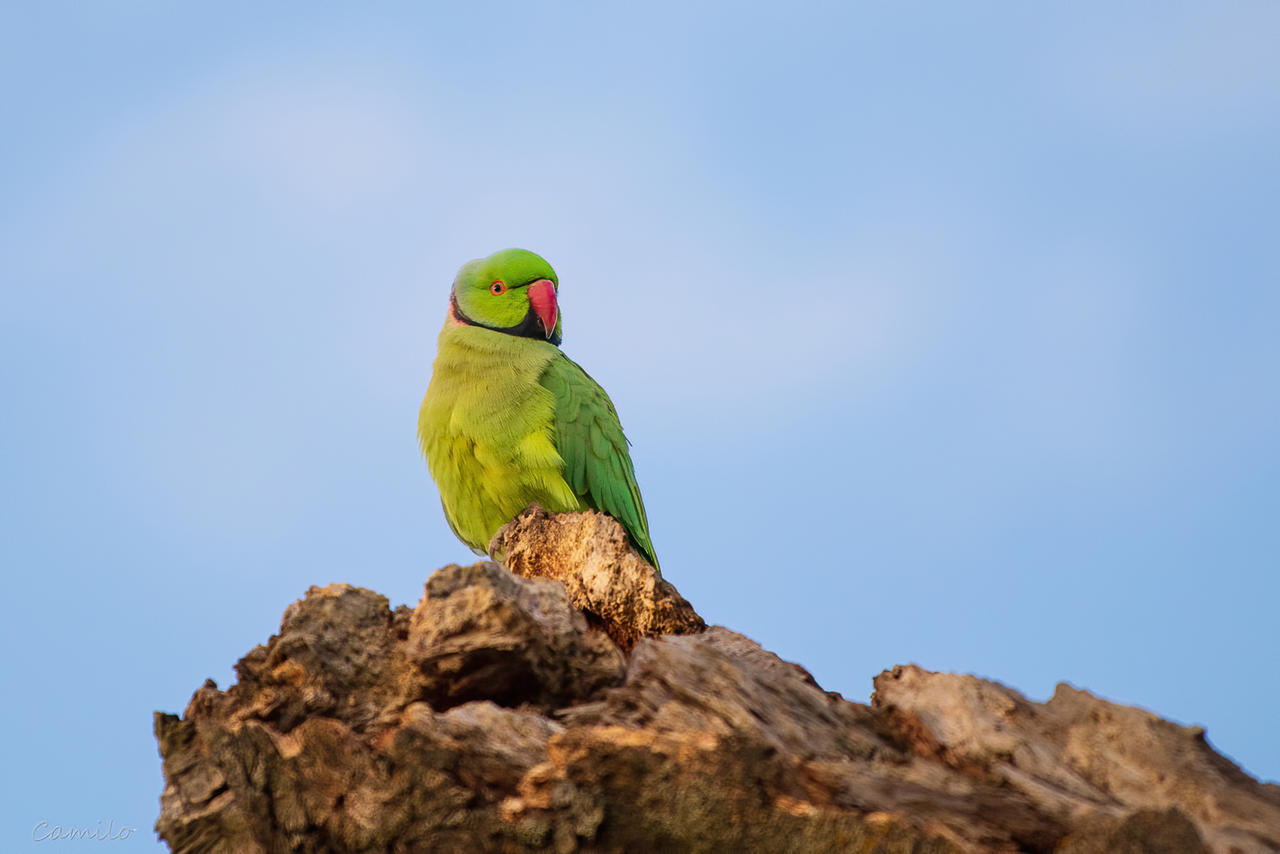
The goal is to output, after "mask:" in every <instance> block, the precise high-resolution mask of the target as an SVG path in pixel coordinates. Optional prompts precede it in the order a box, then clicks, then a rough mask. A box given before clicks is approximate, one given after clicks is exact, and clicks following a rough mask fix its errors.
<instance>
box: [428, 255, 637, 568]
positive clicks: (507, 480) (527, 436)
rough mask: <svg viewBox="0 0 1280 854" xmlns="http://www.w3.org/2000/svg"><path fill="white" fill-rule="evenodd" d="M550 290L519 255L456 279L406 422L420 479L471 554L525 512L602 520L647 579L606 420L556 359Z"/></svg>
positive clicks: (619, 451)
mask: <svg viewBox="0 0 1280 854" xmlns="http://www.w3.org/2000/svg"><path fill="white" fill-rule="evenodd" d="M559 289H560V280H559V278H558V277H557V276H556V272H555V270H553V269H552V268H551V265H550V264H548V263H547V262H546V260H544V259H543V258H542V257H541V256H539V255H536V254H534V253H533V252H530V251H528V250H526V249H504V250H502V251H500V252H495V253H494V254H492V255H490V256H489V257H487V258H480V259H477V260H474V261H470V262H468V263H466V264H464V265H463V266H462V269H460V270H459V271H458V275H457V277H456V278H455V279H454V282H453V287H452V289H451V291H450V293H449V309H448V312H447V315H446V317H445V323H444V329H442V330H441V331H440V337H439V341H438V346H437V350H436V358H435V362H434V363H433V364H432V367H431V379H430V381H429V382H428V385H427V393H426V396H425V397H424V398H423V400H422V408H421V409H420V410H419V412H418V441H419V443H420V444H421V446H422V452H423V454H424V456H425V457H426V460H427V468H428V469H429V471H430V472H431V477H432V479H434V480H435V482H436V486H437V488H438V489H439V490H440V503H441V504H442V505H443V506H444V515H445V519H446V520H447V521H448V523H449V527H450V528H451V529H453V533H454V534H455V535H457V537H458V539H459V540H461V541H462V542H463V543H464V544H466V545H467V546H469V547H470V548H471V549H472V550H473V551H475V552H476V553H477V554H485V553H486V548H487V546H488V544H489V541H490V540H491V539H492V538H493V535H494V534H495V533H497V531H498V529H499V528H500V527H502V526H503V525H505V524H506V523H507V522H510V521H511V520H512V519H514V518H515V517H516V516H517V515H519V514H520V513H521V512H522V511H523V510H524V509H525V508H526V507H528V506H529V505H530V504H533V503H535V502H536V503H537V504H539V505H541V506H542V507H543V508H544V509H545V510H547V511H549V512H551V513H571V512H576V511H580V510H586V509H592V510H598V511H600V512H602V513H605V514H608V515H609V516H612V517H613V518H614V519H616V520H617V521H618V522H619V523H620V524H621V525H622V527H623V528H624V529H625V530H626V532H627V535H628V537H629V538H630V540H631V542H632V544H633V545H634V546H635V547H636V549H637V551H638V552H639V553H640V554H641V555H642V556H643V557H644V559H645V560H646V561H648V563H649V564H650V565H651V566H652V567H653V568H654V569H655V570H658V559H657V556H656V555H655V553H654V549H653V543H652V541H651V540H650V538H649V521H648V517H647V516H646V515H645V510H644V501H643V500H642V499H641V497H640V487H639V486H638V485H637V484H636V475H635V469H634V466H633V465H632V463H631V455H630V453H629V452H628V450H627V448H628V445H629V442H628V441H627V439H626V437H625V436H624V435H623V432H622V424H621V422H620V421H619V419H618V413H617V410H615V409H614V406H613V401H611V400H610V399H609V395H608V394H606V393H605V391H604V389H603V388H601V387H600V385H599V383H597V382H596V381H595V380H593V379H592V378H591V376H590V375H589V374H587V372H586V371H585V370H583V369H582V368H581V367H579V365H578V364H577V363H576V362H574V361H573V360H572V359H570V358H569V357H568V356H566V355H565V354H564V352H563V351H561V349H560V340H561V333H562V317H561V313H560V304H559Z"/></svg>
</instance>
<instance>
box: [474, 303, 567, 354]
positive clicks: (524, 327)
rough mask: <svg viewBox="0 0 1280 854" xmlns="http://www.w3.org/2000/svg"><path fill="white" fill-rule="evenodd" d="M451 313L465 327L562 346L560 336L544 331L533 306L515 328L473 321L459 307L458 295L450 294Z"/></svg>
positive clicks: (556, 333)
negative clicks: (474, 327)
mask: <svg viewBox="0 0 1280 854" xmlns="http://www.w3.org/2000/svg"><path fill="white" fill-rule="evenodd" d="M449 312H450V316H452V317H453V319H454V320H456V321H458V323H461V324H463V325H464V326H478V327H480V328H481V329H491V330H493V331H494V332H502V333H504V334H506V335H515V336H517V337H519V338H533V339H535V340H537V341H549V342H550V343H552V344H554V345H556V346H557V347H559V346H560V334H559V333H558V332H553V333H552V334H551V335H550V336H549V337H548V336H547V334H546V333H545V332H543V330H542V321H541V320H540V319H539V318H538V314H537V312H535V311H534V310H533V306H529V310H528V311H527V312H526V313H525V316H524V320H521V321H520V322H519V323H517V324H516V325H515V326H489V325H487V324H484V323H479V322H477V321H475V320H472V319H471V318H470V317H468V316H467V315H466V313H465V312H464V311H463V310H462V308H461V306H459V305H458V296H457V294H452V293H451V294H449Z"/></svg>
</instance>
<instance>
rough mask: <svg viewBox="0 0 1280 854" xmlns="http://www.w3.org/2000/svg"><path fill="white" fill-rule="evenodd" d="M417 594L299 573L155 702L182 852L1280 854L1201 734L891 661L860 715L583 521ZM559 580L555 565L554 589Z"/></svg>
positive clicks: (1271, 823)
mask: <svg viewBox="0 0 1280 854" xmlns="http://www.w3.org/2000/svg"><path fill="white" fill-rule="evenodd" d="M494 544H495V548H494V549H493V551H494V553H495V554H499V555H501V556H502V557H503V558H504V559H505V560H506V561H507V562H508V564H509V565H510V566H511V567H512V568H513V569H514V570H516V571H517V572H518V573H520V574H523V575H527V576H531V577H529V578H521V577H517V576H516V575H512V574H511V573H510V572H508V571H507V570H506V569H504V568H502V567H500V566H498V565H497V564H494V563H488V562H485V563H478V564H475V565H474V566H470V567H460V566H449V567H445V568H444V569H442V570H440V571H438V572H436V573H435V574H434V575H432V577H431V579H430V580H429V581H428V582H427V585H426V589H425V591H424V596H423V599H422V601H421V603H420V604H419V605H418V606H417V608H416V609H414V610H412V611H411V610H410V609H408V608H406V607H401V608H398V609H395V610H392V609H391V608H390V607H389V604H388V602H387V600H386V599H385V598H384V597H382V596H379V595H378V594H376V593H373V592H371V591H368V590H362V589H358V588H353V587H349V586H346V585H332V586H330V587H326V588H323V589H319V588H312V589H311V590H310V591H309V592H308V594H307V596H306V597H305V598H304V599H302V600H301V601H299V602H297V603H295V604H293V605H291V606H290V607H289V608H288V609H287V610H286V611H285V615H284V618H283V620H282V623H281V626H280V632H279V634H278V635H275V636H273V637H272V638H271V639H270V640H269V641H268V642H267V643H266V645H265V646H260V647H257V648H256V649H254V650H253V651H251V652H250V653H249V654H248V655H246V656H245V658H244V659H242V660H241V662H240V663H239V665H238V666H237V674H238V682H237V684H236V685H233V686H232V687H230V688H229V689H228V690H226V691H219V690H218V688H217V686H216V685H214V684H213V683H212V682H208V683H206V684H205V685H204V686H203V687H201V688H200V689H199V690H198V691H196V693H195V695H194V696H193V697H192V699H191V703H190V704H189V705H188V707H187V709H186V712H185V714H184V715H183V716H182V717H181V718H178V717H177V716H174V715H163V714H157V715H156V721H155V723H156V736H157V739H158V740H159V743H160V752H161V755H162V757H163V759H164V773H165V781H166V785H165V789H164V794H163V796H162V799H161V814H160V818H159V821H158V822H157V825H156V828H157V830H158V831H159V833H160V835H161V836H162V838H163V839H165V840H166V841H167V842H168V843H169V845H170V847H171V848H172V849H173V850H174V851H182V852H206V851H207V852H224V851H225V852H278V851H279V852H283V851H300V852H327V851H344V852H365V851H368V852H375V851H376V852H413V851H429V852H445V854H447V852H468V854H470V852H485V851H495V852H533V851H557V852H575V851H581V852H633V851H636V852H648V851H655V852H722V851H725V852H727V851H751V852H806V854H807V853H808V852H823V851H858V852H886V853H887V852H913V854H922V853H923V852H939V853H940V852H956V851H975V852H1015V851H1033V852H1061V854H1092V852H1146V851H1160V852H1171V854H1178V852H1187V853H1188V854H1192V852H1194V854H1200V852H1204V851H1215V852H1223V854H1227V852H1233V851H1239V852H1241V854H1253V853H1254V852H1276V851H1280V787H1277V786H1273V785H1264V784H1260V783H1258V782H1257V781H1255V780H1253V779H1251V778H1250V777H1248V776H1247V775H1245V774H1244V773H1243V772H1241V771H1240V769H1238V768H1237V767H1236V766H1234V765H1233V764H1231V763H1230V762H1229V761H1228V760H1226V759H1225V758H1223V757H1222V756H1220V755H1218V754H1217V753H1215V752H1214V751H1213V750H1212V748H1211V747H1210V746H1209V745H1208V743H1207V742H1206V741H1205V740H1204V738H1203V734H1202V733H1201V732H1200V731H1198V730H1195V729H1187V728H1184V727H1179V726H1176V725H1174V724H1171V723H1169V722H1166V721H1162V720H1160V719H1159V718H1156V717H1155V716H1154V715H1151V714H1149V713H1147V712H1143V711H1141V710H1138V709H1132V708H1128V707H1124V706H1117V705H1115V704H1112V703H1108V702H1106V701H1104V700H1100V699H1098V698H1096V697H1093V696H1092V695H1090V694H1088V693H1086V692H1083V691H1076V690H1074V689H1071V688H1067V687H1061V688H1060V689H1059V691H1058V693H1057V694H1056V695H1055V696H1054V698H1053V699H1052V700H1050V701H1049V702H1047V703H1044V704H1039V703H1032V702H1030V701H1028V700H1026V699H1025V698H1024V697H1022V696H1021V695H1020V694H1018V693H1017V692H1016V691H1012V690H1010V689H1008V688H1005V687H1004V686H1001V685H998V684H996V683H993V682H988V681H984V680H981V679H977V678H975V677H972V676H957V675H953V674H936V673H928V672H926V671H923V670H920V669H919V668H916V667H899V668H894V669H893V670H892V671H887V672H885V673H882V674H881V675H880V676H879V677H877V678H876V680H875V687H876V693H875V696H874V698H873V701H872V703H871V705H863V704H858V703H851V702H848V701H846V700H844V699H843V698H841V697H840V696H839V695H837V694H832V693H828V692H825V691H823V690H822V689H821V688H820V687H819V686H818V685H817V684H816V683H815V682H814V680H813V679H812V677H811V676H810V675H809V674H808V673H807V672H805V671H804V670H803V669H802V668H800V667H798V666H797V665H794V664H789V663H787V662H784V661H782V660H781V659H779V658H777V657H776V656H774V655H773V654H771V653H769V652H767V651H765V650H763V649H761V648H760V647H759V646H758V645H757V644H755V643H753V642H752V641H750V640H748V639H747V638H745V637H742V636H741V635H738V634H735V633H734V632H731V631H729V630H727V629H724V628H720V627H715V628H711V629H705V630H704V628H705V627H704V624H703V623H702V621H701V619H700V618H699V617H698V616H697V614H696V613H694V612H693V609H692V608H691V607H690V606H689V605H688V603H687V602H685V601H684V600H683V599H682V598H680V597H679V594H678V593H676V592H675V589H674V588H673V587H670V585H669V584H667V583H666V582H665V581H663V580H662V579H661V578H660V577H659V576H658V575H657V574H656V573H655V572H654V571H653V570H652V569H651V568H649V567H648V565H647V564H645V563H644V561H643V560H640V559H639V557H638V556H637V555H635V554H634V553H633V552H632V551H631V550H630V548H629V546H628V544H627V541H626V538H625V534H623V533H622V530H621V528H620V527H619V526H618V525H617V524H616V523H615V522H613V521H612V520H611V519H609V518H608V517H604V516H600V515H599V514H590V513H588V514H569V515H564V516H548V515H547V514H545V513H542V512H541V511H537V510H531V511H529V512H527V513H525V514H523V515H522V516H521V517H520V518H519V519H517V520H516V521H515V522H514V523H513V524H512V525H511V526H508V527H507V528H505V529H503V531H501V532H499V535H498V536H497V537H495V540H494ZM551 578H554V579H556V580H549V579H551Z"/></svg>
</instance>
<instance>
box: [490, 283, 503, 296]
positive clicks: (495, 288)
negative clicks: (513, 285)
mask: <svg viewBox="0 0 1280 854" xmlns="http://www.w3.org/2000/svg"><path fill="white" fill-rule="evenodd" d="M506 289H507V286H506V285H504V284H503V283H502V282H494V283H493V284H492V285H490V286H489V293H491V294H493V295H494V296H497V295H498V294H500V293H503V292H505V291H506Z"/></svg>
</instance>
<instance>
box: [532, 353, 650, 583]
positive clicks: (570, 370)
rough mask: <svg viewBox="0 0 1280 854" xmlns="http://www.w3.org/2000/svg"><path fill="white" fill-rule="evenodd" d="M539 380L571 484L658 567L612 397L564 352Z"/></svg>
mask: <svg viewBox="0 0 1280 854" xmlns="http://www.w3.org/2000/svg"><path fill="white" fill-rule="evenodd" d="M540 382H541V383H542V385H543V387H544V388H546V389H547V390H548V391H550V392H551V393H552V395H553V396H554V397H555V416H554V419H553V420H554V425H555V438H554V441H555V445H556V450H557V451H558V452H559V454H560V457H561V458H562V459H563V460H564V470H565V480H566V481H567V482H568V484H569V488H570V489H572V490H573V491H574V493H575V494H576V495H577V496H578V497H579V498H581V499H582V501H583V503H585V504H586V505H587V506H589V507H592V508H594V509H596V510H599V511H601V512H603V513H608V514H609V515H610V516H612V517H613V518H615V519H617V520H618V521H619V522H621V523H622V527H624V528H626V530H627V533H628V534H629V535H630V536H631V539H632V540H633V541H634V542H635V544H636V546H637V547H638V548H639V550H640V553H641V554H643V555H644V556H645V558H646V559H647V560H648V561H649V563H651V564H653V566H654V567H655V568H656V567H657V566H658V560H657V558H656V557H655V556H654V553H653V543H652V542H651V541H650V540H649V520H648V517H647V516H646V515H645V512H644V501H643V500H642V499H641V498H640V487H639V486H638V485H637V484H636V474H635V468H634V466H633V465H632V464H631V454H630V453H629V452H628V451H627V444H628V443H627V438H626V436H625V435H623V432H622V424H621V423H620V422H619V420H618V413H617V411H616V410H615V409H614V407H613V401H611V400H610V399H609V395H607V394H606V393H605V391H604V389H602V388H601V387H600V384H599V383H597V382H596V381H595V380H593V379H592V378H591V377H590V375H588V374H587V372H586V371H584V370H583V369H582V368H581V367H579V366H578V364H577V363H576V362H574V361H573V360H572V359H570V358H568V357H567V356H563V355H561V356H558V357H556V358H554V359H552V360H551V361H550V362H549V363H548V364H547V367H546V370H545V371H543V374H542V377H541V379H540Z"/></svg>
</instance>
